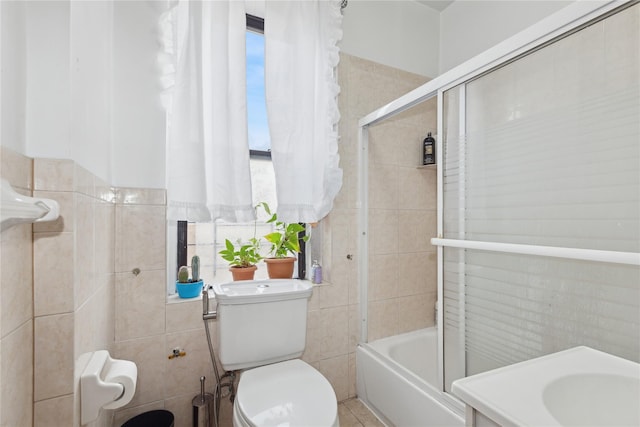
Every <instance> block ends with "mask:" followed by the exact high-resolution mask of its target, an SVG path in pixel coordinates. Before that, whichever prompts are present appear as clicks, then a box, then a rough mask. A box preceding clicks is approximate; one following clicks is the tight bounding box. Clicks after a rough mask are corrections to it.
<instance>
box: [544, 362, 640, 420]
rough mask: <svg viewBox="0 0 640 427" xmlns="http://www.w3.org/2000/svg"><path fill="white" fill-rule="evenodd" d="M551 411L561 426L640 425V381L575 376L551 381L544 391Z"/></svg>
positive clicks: (609, 376)
mask: <svg viewBox="0 0 640 427" xmlns="http://www.w3.org/2000/svg"><path fill="white" fill-rule="evenodd" d="M542 400H543V402H544V405H545V406H546V408H547V410H548V411H549V413H550V414H551V416H552V417H554V418H555V419H556V420H557V421H558V422H559V423H560V424H561V425H564V426H586V425H596V426H597V425H603V426H604V425H615V426H638V425H640V378H633V377H626V376H622V375H611V374H590V373H583V374H574V375H567V376H564V377H560V378H558V379H555V380H553V381H551V382H550V383H549V384H548V385H547V386H546V387H545V388H544V389H543V391H542Z"/></svg>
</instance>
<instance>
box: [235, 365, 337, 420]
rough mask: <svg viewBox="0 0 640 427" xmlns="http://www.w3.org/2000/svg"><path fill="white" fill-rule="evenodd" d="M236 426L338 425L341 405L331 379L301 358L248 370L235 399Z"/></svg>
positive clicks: (244, 374)
mask: <svg viewBox="0 0 640 427" xmlns="http://www.w3.org/2000/svg"><path fill="white" fill-rule="evenodd" d="M233 421H234V425H235V426H251V427H258V426H272V425H288V426H305V427H306V426H309V427H311V426H318V427H319V426H323V427H337V426H338V425H339V423H338V404H337V400H336V395H335V393H334V391H333V388H332V387H331V384H329V381H327V379H326V378H325V377H324V376H322V374H321V373H320V372H318V371H317V370H315V369H314V368H313V367H311V366H310V365H308V364H307V363H305V362H303V361H302V360H300V359H294V360H287V361H284V362H279V363H274V364H272V365H266V366H261V367H258V368H254V369H250V370H248V371H245V372H243V373H242V375H241V376H240V382H239V383H238V390H237V394H236V399H235V402H234V414H233Z"/></svg>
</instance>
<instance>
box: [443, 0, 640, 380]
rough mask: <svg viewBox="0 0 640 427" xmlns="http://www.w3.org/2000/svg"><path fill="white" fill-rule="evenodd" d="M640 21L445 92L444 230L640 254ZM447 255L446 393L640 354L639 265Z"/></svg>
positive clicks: (623, 16)
mask: <svg viewBox="0 0 640 427" xmlns="http://www.w3.org/2000/svg"><path fill="white" fill-rule="evenodd" d="M639 16H640V5H638V4H636V5H634V6H632V7H630V8H627V9H626V10H624V11H622V12H620V13H618V14H616V15H613V16H611V17H609V18H607V19H605V20H602V21H599V22H596V23H594V24H592V25H590V26H588V27H586V28H584V29H582V30H581V31H579V32H577V33H575V34H572V35H570V36H567V37H565V38H562V39H560V40H558V41H556V42H555V43H553V44H550V45H548V46H546V47H544V48H542V49H540V50H538V51H536V52H533V53H530V54H529V55H527V56H524V57H522V58H520V59H518V60H516V61H514V62H512V63H510V64H507V65H505V66H503V67H502V68H499V69H497V70H494V71H492V72H490V73H488V74H486V75H484V76H482V77H480V78H478V79H476V80H473V81H471V82H469V83H466V84H465V85H464V86H461V87H458V88H455V89H453V90H450V91H448V92H447V93H445V104H444V105H445V114H446V116H445V129H444V144H445V147H444V150H443V155H444V156H445V158H444V171H443V175H444V181H443V187H444V199H443V200H444V218H443V219H444V237H445V238H449V239H464V240H473V241H488V242H502V243H517V244H525V245H542V246H557V247H568V248H581V249H597V250H605V251H621V252H635V253H637V252H640V143H639V141H640V77H639V76H640V66H639V64H640V43H639V40H640V19H639ZM460 94H463V96H462V97H461V96H460ZM444 254H445V255H444V309H445V312H444V314H445V324H444V328H445V329H444V331H445V352H448V354H445V361H446V362H445V386H446V387H447V389H448V388H449V387H450V384H451V381H452V380H454V379H456V378H459V377H462V376H465V375H470V374H474V373H478V372H482V371H484V370H487V369H491V368H494V367H498V366H504V365H507V364H511V363H514V362H517V361H521V360H525V359H529V358H532V357H537V356H540V355H543V354H547V353H550V352H554V351H558V350H562V349H564V348H568V347H573V346H576V345H588V346H591V347H594V348H599V349H601V350H604V351H607V352H609V353H613V354H617V355H620V356H622V357H625V358H628V359H632V360H636V361H638V360H639V359H640V346H639V342H640V329H639V326H638V325H639V324H640V314H639V313H640V290H639V288H640V270H639V269H638V268H637V267H629V266H624V265H610V264H605V263H601V264H599V263H588V262H584V261H570V260H563V259H550V258H545V257H534V256H523V255H512V254H496V253H489V252H481V251H470V250H462V249H450V248H447V249H445V252H444ZM447 365H448V366H447Z"/></svg>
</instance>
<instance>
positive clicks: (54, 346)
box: [33, 159, 115, 426]
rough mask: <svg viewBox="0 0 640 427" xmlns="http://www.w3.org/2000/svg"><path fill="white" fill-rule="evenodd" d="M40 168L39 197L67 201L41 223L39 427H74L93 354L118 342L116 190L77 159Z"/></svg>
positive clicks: (37, 259)
mask: <svg viewBox="0 0 640 427" xmlns="http://www.w3.org/2000/svg"><path fill="white" fill-rule="evenodd" d="M33 165H34V166H33V177H34V191H33V195H34V197H44V198H50V199H54V200H56V201H58V203H59V204H60V217H59V218H58V220H57V221H53V222H46V223H36V224H34V225H33V283H34V287H33V310H34V383H33V384H34V395H33V400H34V409H33V411H34V412H33V413H34V425H35V426H51V425H56V426H58V425H59V426H73V425H79V416H80V410H79V407H80V406H79V405H80V402H79V400H80V399H79V386H78V376H79V374H80V373H81V372H82V370H83V368H84V366H85V365H86V363H87V361H88V354H89V353H90V352H92V351H95V350H99V349H106V350H111V346H112V344H113V325H114V317H113V316H114V291H113V289H114V287H113V283H114V271H113V265H114V264H113V258H114V226H115V216H114V215H115V208H114V205H113V191H112V189H111V188H110V186H109V185H108V184H107V183H105V182H103V181H102V180H100V179H98V178H97V177H95V176H94V175H92V174H91V173H89V172H88V171H87V170H85V169H84V168H82V167H81V166H79V165H77V164H75V163H74V162H73V161H70V160H55V159H34V160H33ZM110 415H111V414H109V413H108V411H103V413H102V414H101V416H100V417H99V419H98V420H96V421H95V422H94V423H92V424H91V425H94V426H108V425H110V421H111V417H110Z"/></svg>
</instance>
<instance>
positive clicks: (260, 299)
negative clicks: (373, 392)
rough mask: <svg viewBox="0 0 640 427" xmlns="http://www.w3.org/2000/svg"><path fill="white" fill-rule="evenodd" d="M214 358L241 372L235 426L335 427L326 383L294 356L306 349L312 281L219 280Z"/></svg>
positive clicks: (335, 410) (333, 403) (333, 398)
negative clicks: (216, 348)
mask: <svg viewBox="0 0 640 427" xmlns="http://www.w3.org/2000/svg"><path fill="white" fill-rule="evenodd" d="M213 292H214V293H215V296H216V302H217V304H218V308H217V313H218V356H219V359H220V363H221V365H222V367H223V369H224V370H225V371H235V370H240V369H242V370H244V371H243V372H242V374H241V375H240V381H239V382H238V388H237V391H236V397H235V401H234V404H233V425H234V427H249V426H250V427H258V426H272V425H288V426H305V427H307V426H308V427H311V426H318V427H338V426H339V421H338V404H337V399H336V395H335V393H334V391H333V388H332V387H331V384H329V381H327V379H326V378H325V377H324V376H323V375H322V374H321V373H320V372H318V371H317V370H316V369H314V368H313V367H312V366H310V365H309V364H307V363H306V362H304V361H302V360H300V359H298V358H299V357H300V356H301V355H302V353H303V351H304V347H305V340H306V332H307V302H308V300H309V297H310V296H311V293H312V287H311V284H310V283H308V282H304V281H302V280H294V279H278V280H273V279H272V280H251V281H240V282H231V283H225V284H217V285H214V286H213Z"/></svg>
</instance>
